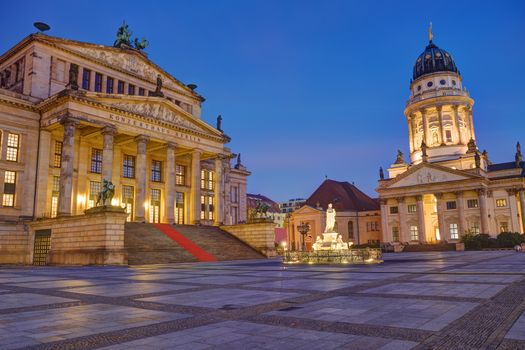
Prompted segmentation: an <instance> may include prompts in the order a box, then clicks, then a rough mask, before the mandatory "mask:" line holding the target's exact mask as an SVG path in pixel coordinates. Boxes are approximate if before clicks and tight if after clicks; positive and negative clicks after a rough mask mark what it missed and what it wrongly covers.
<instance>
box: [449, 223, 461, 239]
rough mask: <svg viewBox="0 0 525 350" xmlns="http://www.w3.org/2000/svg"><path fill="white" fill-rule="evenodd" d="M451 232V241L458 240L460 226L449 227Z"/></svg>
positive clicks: (451, 225) (452, 225)
mask: <svg viewBox="0 0 525 350" xmlns="http://www.w3.org/2000/svg"><path fill="white" fill-rule="evenodd" d="M449 230H450V238H451V239H458V238H459V233H458V224H450V225H449Z"/></svg>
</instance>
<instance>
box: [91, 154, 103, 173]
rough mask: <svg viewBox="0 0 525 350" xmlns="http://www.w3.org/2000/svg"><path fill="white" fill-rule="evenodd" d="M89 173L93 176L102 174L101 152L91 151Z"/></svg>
mask: <svg viewBox="0 0 525 350" xmlns="http://www.w3.org/2000/svg"><path fill="white" fill-rule="evenodd" d="M91 172H92V173H95V174H101V173H102V150H101V149H96V148H92V149H91Z"/></svg>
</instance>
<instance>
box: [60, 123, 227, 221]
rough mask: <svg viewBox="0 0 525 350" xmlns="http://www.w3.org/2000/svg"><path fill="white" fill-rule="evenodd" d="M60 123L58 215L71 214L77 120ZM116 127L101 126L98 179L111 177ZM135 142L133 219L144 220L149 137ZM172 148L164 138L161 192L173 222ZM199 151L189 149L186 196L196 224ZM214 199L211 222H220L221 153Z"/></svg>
mask: <svg viewBox="0 0 525 350" xmlns="http://www.w3.org/2000/svg"><path fill="white" fill-rule="evenodd" d="M61 124H62V126H63V128H64V138H63V141H62V166H61V168H60V192H59V201H58V215H59V216H69V215H71V214H72V209H71V204H72V198H71V196H72V190H73V160H74V140H75V129H76V126H77V124H78V121H76V120H75V119H73V118H63V119H62V120H61ZM116 133H117V130H116V128H114V127H111V126H107V127H104V128H103V129H102V137H103V151H102V179H106V180H109V181H112V177H113V174H112V172H113V147H114V146H113V144H114V143H113V141H114V136H115V135H116ZM135 142H136V144H137V156H136V167H135V169H136V180H135V181H136V182H135V184H136V191H135V206H134V208H135V220H136V221H140V222H144V221H146V217H145V206H144V203H145V202H146V197H147V193H146V189H147V158H146V151H147V144H148V142H149V137H147V136H145V135H139V136H137V137H136V138H135ZM175 148H176V144H175V143H173V142H168V143H167V145H166V168H167V173H166V182H165V186H166V191H165V192H166V193H165V195H164V200H165V203H164V205H165V208H166V219H167V221H168V223H170V224H173V223H174V222H175V199H176V198H175V194H176V187H175V186H176V182H175V178H176V174H175V167H176V163H175ZM200 162H201V151H200V150H198V149H195V150H193V152H192V162H191V182H190V185H191V189H190V192H191V196H190V197H191V198H190V203H191V204H190V218H189V220H190V222H191V223H193V224H198V223H199V222H200V213H201V166H200ZM215 181H216V186H215V193H214V198H215V203H214V218H215V224H220V223H222V218H221V216H222V208H223V205H222V186H221V183H222V157H220V156H218V157H217V159H216V160H215Z"/></svg>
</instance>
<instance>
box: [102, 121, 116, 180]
mask: <svg viewBox="0 0 525 350" xmlns="http://www.w3.org/2000/svg"><path fill="white" fill-rule="evenodd" d="M116 133H117V129H116V128H115V127H112V126H106V127H105V128H104V129H102V138H103V150H102V179H105V180H108V181H113V137H114V136H115V134H116Z"/></svg>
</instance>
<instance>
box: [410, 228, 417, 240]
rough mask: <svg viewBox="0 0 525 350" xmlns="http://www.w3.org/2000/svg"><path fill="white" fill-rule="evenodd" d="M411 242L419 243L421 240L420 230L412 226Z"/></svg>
mask: <svg viewBox="0 0 525 350" xmlns="http://www.w3.org/2000/svg"><path fill="white" fill-rule="evenodd" d="M410 240H411V241H418V240H419V232H418V228H417V226H415V225H412V226H410Z"/></svg>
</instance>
